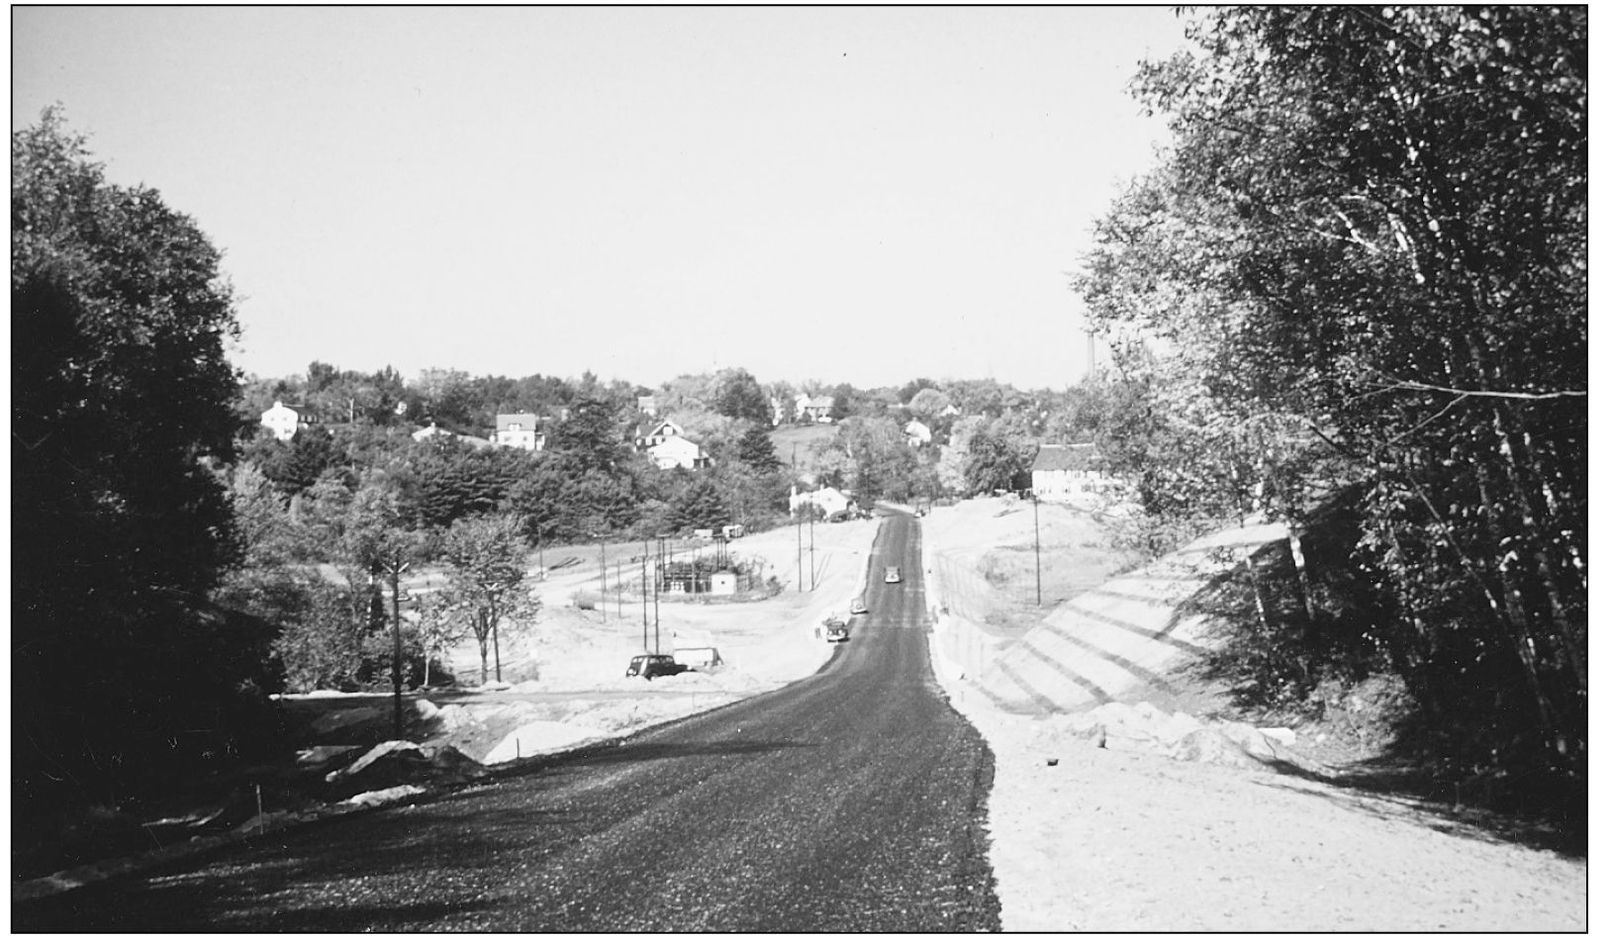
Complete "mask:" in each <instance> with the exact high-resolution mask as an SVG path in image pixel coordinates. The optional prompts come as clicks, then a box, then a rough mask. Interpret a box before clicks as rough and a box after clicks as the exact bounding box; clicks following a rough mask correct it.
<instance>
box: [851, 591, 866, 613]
mask: <svg viewBox="0 0 1610 942" xmlns="http://www.w3.org/2000/svg"><path fill="white" fill-rule="evenodd" d="M850 614H851V615H865V614H866V596H864V595H857V596H856V597H855V598H853V599H851V600H850Z"/></svg>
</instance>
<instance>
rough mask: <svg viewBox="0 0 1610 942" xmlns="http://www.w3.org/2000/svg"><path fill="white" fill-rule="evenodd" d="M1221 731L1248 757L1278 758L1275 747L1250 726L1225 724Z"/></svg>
mask: <svg viewBox="0 0 1610 942" xmlns="http://www.w3.org/2000/svg"><path fill="white" fill-rule="evenodd" d="M1221 729H1222V731H1223V732H1224V736H1225V738H1226V739H1228V740H1230V741H1231V742H1233V743H1235V744H1236V745H1237V746H1240V747H1241V749H1242V750H1243V751H1245V752H1246V754H1247V755H1249V756H1252V757H1254V758H1257V759H1274V758H1276V754H1275V747H1274V745H1273V744H1272V743H1270V742H1269V740H1268V739H1267V738H1265V737H1264V735H1263V734H1262V733H1260V732H1258V730H1257V729H1255V728H1254V727H1252V726H1251V725H1250V724H1247V723H1225V724H1224V725H1223V726H1222V727H1221Z"/></svg>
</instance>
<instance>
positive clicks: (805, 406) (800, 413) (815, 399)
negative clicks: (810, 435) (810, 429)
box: [794, 393, 833, 422]
mask: <svg viewBox="0 0 1610 942" xmlns="http://www.w3.org/2000/svg"><path fill="white" fill-rule="evenodd" d="M832 412H833V397H832V396H807V395H805V394H804V393H800V394H799V395H798V396H795V397H794V416H795V417H796V418H801V419H805V420H807V421H810V422H831V421H833V418H832Z"/></svg>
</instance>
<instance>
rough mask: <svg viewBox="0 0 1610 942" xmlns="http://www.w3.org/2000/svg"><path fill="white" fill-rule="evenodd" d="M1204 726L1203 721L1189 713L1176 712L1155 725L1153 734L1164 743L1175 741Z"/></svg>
mask: <svg viewBox="0 0 1610 942" xmlns="http://www.w3.org/2000/svg"><path fill="white" fill-rule="evenodd" d="M1201 728H1202V721H1201V720H1199V719H1197V718H1196V717H1194V716H1192V715H1191V714H1189V713H1174V714H1173V715H1171V716H1166V717H1163V718H1162V719H1160V720H1159V721H1158V722H1157V723H1156V724H1154V725H1153V735H1155V736H1156V737H1157V738H1158V740H1159V741H1161V742H1164V743H1175V742H1179V741H1180V740H1181V739H1184V738H1185V737H1186V736H1188V735H1189V734H1191V733H1194V732H1196V731H1197V730H1199V729H1201Z"/></svg>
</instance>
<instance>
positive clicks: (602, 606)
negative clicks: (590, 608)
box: [598, 533, 609, 621]
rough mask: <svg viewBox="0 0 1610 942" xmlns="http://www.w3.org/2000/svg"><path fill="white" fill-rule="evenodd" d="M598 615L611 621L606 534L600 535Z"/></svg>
mask: <svg viewBox="0 0 1610 942" xmlns="http://www.w3.org/2000/svg"><path fill="white" fill-rule="evenodd" d="M598 617H600V618H602V619H603V620H604V621H609V563H607V562H605V561H604V535H603V534H601V533H600V534H599V535H598Z"/></svg>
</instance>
